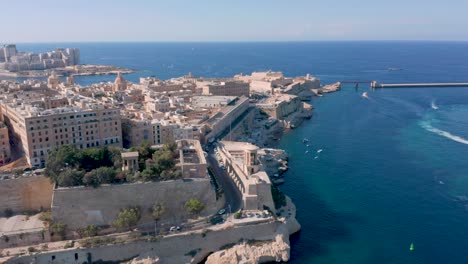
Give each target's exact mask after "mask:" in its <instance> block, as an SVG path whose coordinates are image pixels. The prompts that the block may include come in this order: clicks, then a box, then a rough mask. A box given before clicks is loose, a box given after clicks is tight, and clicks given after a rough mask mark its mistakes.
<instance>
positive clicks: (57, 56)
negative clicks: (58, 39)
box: [0, 44, 80, 72]
mask: <svg viewBox="0 0 468 264" xmlns="http://www.w3.org/2000/svg"><path fill="white" fill-rule="evenodd" d="M78 64H80V51H79V50H78V49H76V48H66V49H55V50H53V51H49V52H45V53H31V52H28V53H26V52H18V51H17V50H16V45H11V44H10V45H4V46H3V47H2V48H0V69H5V70H7V71H10V72H19V71H30V70H45V69H53V68H60V67H65V66H73V65H78Z"/></svg>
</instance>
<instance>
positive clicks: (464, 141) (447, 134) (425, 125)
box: [421, 122, 468, 145]
mask: <svg viewBox="0 0 468 264" xmlns="http://www.w3.org/2000/svg"><path fill="white" fill-rule="evenodd" d="M421 127H422V128H424V129H426V130H427V131H429V132H432V133H434V134H437V135H439V136H443V137H446V138H448V139H451V140H453V141H455V142H458V143H462V144H465V145H468V139H465V138H463V137H460V136H457V135H454V134H452V133H450V132H447V131H444V130H441V129H438V128H435V127H433V126H431V124H430V123H429V122H421Z"/></svg>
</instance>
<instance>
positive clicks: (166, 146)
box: [163, 142, 177, 153]
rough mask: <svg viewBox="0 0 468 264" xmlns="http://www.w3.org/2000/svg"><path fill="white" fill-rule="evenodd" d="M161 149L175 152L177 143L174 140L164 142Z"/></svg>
mask: <svg viewBox="0 0 468 264" xmlns="http://www.w3.org/2000/svg"><path fill="white" fill-rule="evenodd" d="M163 150H164V151H169V152H171V153H175V152H176V151H177V143H175V142H170V143H166V144H164V146H163Z"/></svg>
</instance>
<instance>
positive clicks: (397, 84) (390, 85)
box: [371, 81, 468, 89]
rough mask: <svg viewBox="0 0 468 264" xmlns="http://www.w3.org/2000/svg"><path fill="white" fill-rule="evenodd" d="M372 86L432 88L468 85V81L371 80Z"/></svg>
mask: <svg viewBox="0 0 468 264" xmlns="http://www.w3.org/2000/svg"><path fill="white" fill-rule="evenodd" d="M371 87H372V88H374V89H375V88H430V87H467V88H468V82H464V83H378V82H376V81H373V82H371Z"/></svg>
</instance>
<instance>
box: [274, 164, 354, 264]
mask: <svg viewBox="0 0 468 264" xmlns="http://www.w3.org/2000/svg"><path fill="white" fill-rule="evenodd" d="M288 174H289V175H287V176H286V177H285V178H286V184H285V185H284V186H282V187H283V188H281V190H282V191H283V192H284V193H285V194H286V195H288V196H289V197H291V199H292V201H293V203H294V204H295V205H296V209H297V213H296V218H297V220H298V221H299V223H300V224H301V231H299V232H297V233H296V234H294V235H292V236H291V237H290V241H291V257H290V263H295V262H294V260H295V259H297V258H300V259H302V260H305V259H307V261H313V259H314V258H317V257H320V256H323V255H326V254H327V252H328V246H329V245H330V244H333V242H336V241H350V240H351V239H352V234H351V231H350V228H349V226H350V225H351V224H355V223H356V222H362V219H360V218H359V217H357V216H356V215H351V214H347V213H341V212H337V211H335V210H333V209H332V208H331V207H329V206H328V205H327V204H326V203H325V202H324V201H323V200H321V199H320V198H319V197H318V196H317V195H315V194H313V193H311V192H310V191H309V190H307V185H306V184H298V182H295V183H291V184H288V180H292V179H293V178H295V175H294V173H288ZM295 179H298V178H295Z"/></svg>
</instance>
